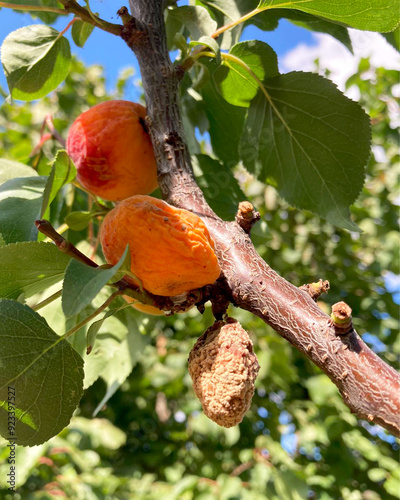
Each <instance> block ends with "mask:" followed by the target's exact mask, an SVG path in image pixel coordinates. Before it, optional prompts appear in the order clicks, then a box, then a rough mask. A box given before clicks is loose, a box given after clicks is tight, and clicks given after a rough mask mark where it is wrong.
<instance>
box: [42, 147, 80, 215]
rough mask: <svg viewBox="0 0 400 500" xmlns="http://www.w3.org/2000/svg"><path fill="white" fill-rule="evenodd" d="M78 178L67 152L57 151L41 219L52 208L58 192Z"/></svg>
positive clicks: (44, 195) (46, 188)
mask: <svg viewBox="0 0 400 500" xmlns="http://www.w3.org/2000/svg"><path fill="white" fill-rule="evenodd" d="M75 177H76V168H75V165H74V163H73V161H72V160H71V158H70V157H69V156H68V154H67V152H66V151H63V150H61V151H57V154H56V157H55V158H54V161H53V162H52V167H51V171H50V175H49V178H48V180H47V183H46V187H45V189H44V193H43V203H42V209H41V211H40V218H41V219H43V218H44V217H45V213H46V211H47V210H48V208H49V207H50V204H51V202H52V201H53V200H54V198H55V197H56V195H57V193H58V191H60V189H61V188H62V187H63V186H65V185H66V184H68V183H70V182H72V181H73V180H74V179H75Z"/></svg>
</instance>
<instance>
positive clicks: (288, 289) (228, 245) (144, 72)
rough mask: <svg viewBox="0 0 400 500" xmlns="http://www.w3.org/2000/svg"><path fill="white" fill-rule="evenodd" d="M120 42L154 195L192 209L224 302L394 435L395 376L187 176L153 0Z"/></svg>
mask: <svg viewBox="0 0 400 500" xmlns="http://www.w3.org/2000/svg"><path fill="white" fill-rule="evenodd" d="M130 8H131V14H132V18H130V17H129V16H127V15H124V16H121V17H122V19H123V21H124V28H123V31H122V38H123V39H124V40H125V41H126V43H127V44H128V46H129V47H130V48H131V49H132V50H133V51H134V53H135V54H136V56H137V59H138V62H139V65H140V69H141V76H142V81H143V88H144V92H145V97H146V104H147V112H148V118H147V125H148V128H149V131H150V135H151V138H152V142H153V146H154V150H155V154H156V158H157V164H158V173H159V184H160V188H161V191H162V195H163V197H164V199H165V200H166V201H168V202H169V203H171V204H173V205H175V206H177V207H181V208H186V209H188V210H192V211H193V212H195V213H197V214H198V215H199V216H200V217H201V218H202V219H203V220H204V222H205V223H206V225H207V227H208V229H209V231H210V233H211V235H212V238H213V239H214V242H215V245H216V251H217V254H218V258H219V260H220V264H221V268H222V270H223V277H224V280H225V284H226V290H227V291H228V294H229V297H230V299H231V301H232V302H233V303H234V304H235V305H236V306H238V307H241V308H242V309H246V310H248V311H250V312H252V313H253V314H255V315H257V316H259V317H260V318H261V319H263V320H264V321H265V322H266V323H267V324H269V325H270V326H271V327H272V328H273V329H274V330H276V331H277V332H278V333H279V334H281V335H282V336H283V337H284V338H285V339H287V340H288V341H289V342H290V343H291V344H292V345H293V346H294V347H296V348H297V349H298V350H299V351H301V352H302V353H303V354H304V355H305V356H307V357H308V358H309V359H310V360H311V361H312V362H314V363H315V364H316V365H317V366H319V367H320V368H321V369H322V370H323V371H324V372H325V373H326V374H327V375H328V377H329V378H330V379H331V380H332V382H334V383H335V384H336V385H337V387H338V388H339V391H340V393H341V395H342V397H343V400H344V401H345V403H346V404H347V405H348V406H349V408H350V409H351V411H352V412H354V413H355V414H356V415H357V416H358V417H360V418H365V419H367V420H368V421H370V422H374V423H378V424H380V425H382V426H383V427H385V428H386V429H387V430H389V431H390V432H392V433H393V434H396V435H400V376H399V374H398V373H397V372H396V371H395V370H394V369H393V368H392V367H390V366H389V365H387V364H386V363H384V362H383V361H382V360H381V359H380V358H379V357H378V356H377V355H376V354H375V353H374V352H372V351H371V350H370V349H369V348H368V346H367V345H366V344H365V343H364V342H363V341H362V339H361V338H360V337H359V336H358V335H357V333H356V332H355V331H354V330H351V331H350V332H349V333H348V334H346V335H338V332H337V331H336V330H335V326H334V325H333V324H332V322H331V320H330V318H329V317H328V316H327V315H326V314H325V313H323V312H322V311H321V310H320V309H319V308H318V306H317V305H316V304H315V302H314V301H313V300H312V299H311V297H310V296H309V294H308V293H306V292H304V291H302V290H300V289H298V288H296V287H295V286H293V285H292V284H290V283H288V282H287V281H286V280H285V279H283V278H282V277H281V276H279V275H278V274H277V273H276V272H275V271H274V270H273V269H271V268H270V267H269V266H268V264H267V263H266V262H265V261H264V260H263V259H262V258H261V257H260V256H259V255H258V253H257V252H256V250H255V249H254V247H253V245H252V242H251V240H250V237H249V235H248V234H246V232H245V231H244V230H243V229H242V228H241V227H240V226H239V224H237V223H236V222H225V221H222V220H221V219H219V218H218V217H217V216H216V215H215V214H214V213H213V211H212V210H211V209H210V207H209V206H208V205H207V203H206V202H205V200H204V197H203V194H202V192H201V190H200V189H199V187H198V186H197V184H196V181H195V179H194V175H193V171H192V167H191V162H190V155H189V150H188V146H187V143H186V140H185V133H184V130H183V125H182V119H181V113H180V108H179V102H178V95H179V92H178V90H179V81H180V78H181V76H182V74H181V69H180V68H179V67H178V66H173V65H172V64H171V61H170V58H169V54H168V49H167V43H166V36H165V28H164V3H163V2H162V1H161V0H130Z"/></svg>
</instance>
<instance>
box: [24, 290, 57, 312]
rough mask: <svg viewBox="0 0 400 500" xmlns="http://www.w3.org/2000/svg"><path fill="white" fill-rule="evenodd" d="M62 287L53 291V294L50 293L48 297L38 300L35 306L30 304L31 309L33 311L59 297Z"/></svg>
mask: <svg viewBox="0 0 400 500" xmlns="http://www.w3.org/2000/svg"><path fill="white" fill-rule="evenodd" d="M61 293H62V289H61V290H58V292H56V293H53V295H50V297H47V299H44V300H42V302H39V303H38V304H36V305H35V306H31V309H33V310H34V311H38V310H39V309H41V308H42V307H44V306H47V304H51V302H53V301H54V300H56V299H58V297H61Z"/></svg>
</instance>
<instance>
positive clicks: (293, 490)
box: [274, 470, 309, 500]
mask: <svg viewBox="0 0 400 500" xmlns="http://www.w3.org/2000/svg"><path fill="white" fill-rule="evenodd" d="M274 486H275V490H276V493H277V495H278V498H284V499H285V500H304V498H307V496H308V492H309V487H308V486H307V483H306V482H305V481H303V480H302V479H300V477H298V476H297V475H296V473H295V472H293V471H291V470H287V471H277V472H276V474H275V478H274Z"/></svg>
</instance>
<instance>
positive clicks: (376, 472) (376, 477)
mask: <svg viewBox="0 0 400 500" xmlns="http://www.w3.org/2000/svg"><path fill="white" fill-rule="evenodd" d="M387 475H388V473H387V471H385V470H384V469H378V468H373V469H369V470H368V477H369V479H370V480H371V481H373V482H374V483H379V482H380V481H384V480H385V479H386V477H387Z"/></svg>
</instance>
